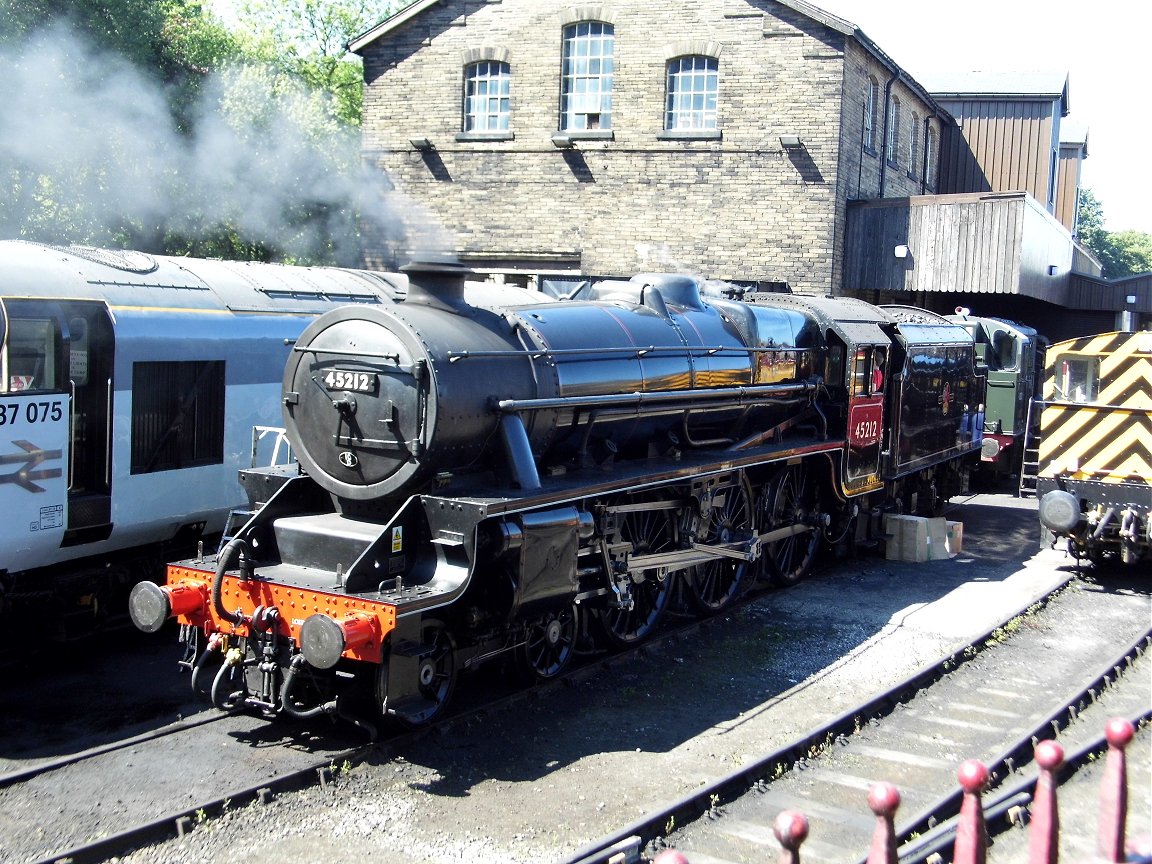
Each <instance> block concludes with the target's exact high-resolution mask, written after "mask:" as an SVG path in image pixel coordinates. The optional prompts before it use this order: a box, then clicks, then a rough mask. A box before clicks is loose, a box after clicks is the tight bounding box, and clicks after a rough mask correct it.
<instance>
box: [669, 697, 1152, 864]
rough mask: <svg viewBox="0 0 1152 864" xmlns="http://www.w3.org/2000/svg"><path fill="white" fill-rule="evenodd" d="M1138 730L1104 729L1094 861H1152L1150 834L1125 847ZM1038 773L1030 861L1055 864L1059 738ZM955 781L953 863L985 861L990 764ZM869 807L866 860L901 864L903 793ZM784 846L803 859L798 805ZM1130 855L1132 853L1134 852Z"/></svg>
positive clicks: (786, 826)
mask: <svg viewBox="0 0 1152 864" xmlns="http://www.w3.org/2000/svg"><path fill="white" fill-rule="evenodd" d="M1134 734H1135V729H1134V728H1133V726H1132V724H1131V723H1130V722H1129V721H1127V720H1125V719H1124V718H1122V717H1117V718H1113V719H1112V720H1109V721H1108V723H1107V725H1106V727H1105V737H1106V739H1107V741H1108V756H1107V760H1106V762H1105V766H1104V779H1103V782H1102V783H1101V786H1100V799H1099V813H1100V830H1099V837H1098V846H1097V849H1098V851H1097V856H1096V858H1095V859H1093V860H1094V861H1097V862H1100V861H1102V862H1109V864H1121V862H1125V861H1133V860H1135V861H1147V860H1149V859H1150V858H1152V848H1143V847H1144V846H1146V845H1147V846H1152V838H1149V839H1147V840H1142V841H1141V843H1140V844H1139V845H1140V846H1141V848H1135V845H1134V846H1133V847H1130V848H1126V844H1125V824H1126V822H1127V818H1128V776H1127V770H1128V769H1127V764H1126V761H1125V755H1124V750H1125V748H1126V747H1127V746H1128V744H1129V742H1131V740H1132V737H1133V735H1134ZM1035 759H1036V764H1037V765H1038V766H1039V777H1038V779H1037V781H1036V789H1035V792H1034V793H1033V796H1032V808H1031V821H1030V827H1029V835H1028V864H1056V861H1057V853H1058V841H1059V834H1060V817H1059V811H1058V809H1057V806H1056V789H1057V778H1056V772H1057V771H1058V770H1059V769H1060V766H1061V765H1062V764H1063V763H1064V750H1063V748H1062V747H1061V746H1060V745H1059V744H1057V743H1056V742H1055V741H1041V742H1040V743H1039V744H1037V745H1036V748H1035ZM957 779H958V780H959V782H960V786H961V788H962V789H963V790H964V797H963V801H962V803H961V805H960V816H959V821H958V824H957V827H956V839H955V843H954V846H953V850H952V862H953V864H984V862H985V861H986V859H987V851H988V832H987V828H986V825H985V821H984V807H983V803H982V800H981V797H980V796H981V794H982V793H983V791H984V789H985V787H986V786H987V783H988V769H987V768H986V767H985V766H984V764H983V763H981V762H979V761H977V760H975V759H973V760H969V761H967V762H965V763H964V764H963V765H961V766H960V770H959V771H958V772H957ZM868 806H869V808H871V810H872V812H873V813H874V814H875V815H876V828H875V831H874V833H873V835H872V845H871V847H870V849H869V852H868V864H897V840H896V831H895V827H894V826H895V817H896V810H897V808H899V806H900V792H899V790H898V789H897V788H896V787H895V786H893V785H892V784H890V783H877V784H875V785H874V786H872V788H871V789H870V790H869V792H868ZM773 831H774V833H775V834H776V839H777V840H779V841H780V845H781V846H782V847H783V851H782V852H781V853H780V864H800V847H801V845H802V844H803V842H804V840H805V839H806V838H807V837H808V819H807V818H806V817H805V816H804V814H803V813H800V812H799V811H796V810H785V811H784V812H782V813H781V814H780V815H779V816H777V817H776V821H775V823H774V825H773ZM1129 856H1131V857H1129ZM653 864H690V861H689V859H688V858H687V857H686V856H685V855H684V854H683V853H681V852H680V851H679V850H676V849H666V850H664V851H663V852H661V853H660V854H659V855H657V856H656V858H655V859H654V861H653Z"/></svg>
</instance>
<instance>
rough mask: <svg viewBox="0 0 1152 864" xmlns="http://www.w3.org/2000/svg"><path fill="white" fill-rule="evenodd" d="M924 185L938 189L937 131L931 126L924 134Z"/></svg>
mask: <svg viewBox="0 0 1152 864" xmlns="http://www.w3.org/2000/svg"><path fill="white" fill-rule="evenodd" d="M924 183H925V185H926V186H928V188H929V189H935V188H936V130H935V129H933V128H932V127H931V126H929V127H928V129H927V130H926V131H925V132H924Z"/></svg>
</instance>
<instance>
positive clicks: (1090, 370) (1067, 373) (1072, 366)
mask: <svg viewBox="0 0 1152 864" xmlns="http://www.w3.org/2000/svg"><path fill="white" fill-rule="evenodd" d="M1099 392H1100V359H1099V358H1098V357H1074V356H1065V357H1060V358H1058V359H1057V360H1056V398H1057V399H1061V400H1064V401H1067V402H1095V401H1096V396H1097V394H1098V393H1099Z"/></svg>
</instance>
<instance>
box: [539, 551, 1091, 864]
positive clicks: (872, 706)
mask: <svg viewBox="0 0 1152 864" xmlns="http://www.w3.org/2000/svg"><path fill="white" fill-rule="evenodd" d="M1073 578H1075V576H1074V575H1073V574H1069V575H1068V576H1067V578H1065V579H1063V580H1062V581H1061V582H1060V583H1059V584H1058V585H1056V586H1054V587H1051V588H1048V589H1045V590H1043V591H1041V592H1038V593H1037V594H1035V595H1033V597H1032V598H1031V599H1030V600H1028V601H1027V602H1026V603H1025V604H1024V605H1023V606H1021V607H1019V608H1018V610H1017V611H1015V612H1013V613H1012V614H1011V615H1009V616H1007V617H1006V618H1005V619H1003V621H1001V623H999V624H997V625H996V626H994V627H991V628H989V629H988V630H987V631H985V632H984V633H982V634H980V635H978V636H976V637H975V638H973V639H972V640H971V641H969V642H968V643H967V644H965V645H963V646H961V647H959V648H957V649H956V650H954V651H952V652H950V653H949V654H947V655H944V656H941V657H939V658H937V659H935V660H932V661H929V662H928V663H925V664H924V665H923V666H921V667H920V668H919V669H917V670H916V671H914V672H912V673H911V674H910V675H908V676H907V677H906V678H904V679H903V680H902V681H899V682H897V683H896V684H894V685H892V686H891V687H888V688H887V689H885V690H883V691H882V692H880V693H878V694H876V695H875V696H873V697H872V698H871V699H869V700H867V701H866V702H863V703H861V704H860V705H857V706H855V707H853V708H850V709H848V710H847V711H844V712H842V713H841V714H839V715H837V716H836V717H833V718H832V719H831V720H828V721H827V722H825V723H823V724H822V725H820V726H819V727H816V728H815V729H812V730H810V731H808V732H806V733H805V734H803V735H801V736H800V737H798V738H796V739H794V740H793V741H791V742H790V743H788V744H785V745H783V746H782V747H778V748H776V749H775V750H772V751H771V752H769V753H766V754H764V755H762V756H761V757H760V758H758V759H756V760H754V761H752V762H749V763H748V764H747V765H744V766H741V767H740V768H738V769H736V770H734V771H732V772H730V773H728V774H726V775H724V776H722V777H719V778H717V779H715V780H713V781H711V782H709V783H706V784H704V785H703V786H700V787H698V788H696V789H694V790H692V791H691V792H689V793H687V794H686V795H683V796H681V797H680V798H677V799H675V800H673V801H670V802H669V803H667V804H665V805H664V806H662V807H660V808H658V809H657V810H654V811H653V812H651V813H648V814H646V815H644V816H641V817H640V818H639V819H637V820H635V821H633V822H632V823H630V824H628V825H625V826H624V827H622V828H620V829H618V830H616V831H613V832H611V833H610V834H607V835H605V836H603V837H601V838H599V839H597V840H594V841H592V842H591V843H589V844H587V845H585V846H583V847H581V848H580V849H578V850H577V851H576V852H575V853H573V854H572V855H571V856H570V857H568V858H565V859H563V860H562V862H561V864H603V862H606V861H608V859H609V858H611V857H612V856H613V855H615V854H619V853H620V852H621V850H622V849H635V850H637V851H638V850H639V849H640V848H642V847H643V845H644V844H645V843H647V842H648V841H649V840H652V839H654V838H656V837H658V836H661V835H662V834H663V833H664V829H665V826H666V825H667V824H668V822H669V820H670V819H673V820H674V821H675V824H677V825H680V824H687V823H688V822H691V821H693V820H694V819H696V818H698V817H699V816H701V815H703V814H705V813H707V812H709V811H710V810H713V809H714V808H715V807H717V806H720V805H723V804H725V803H727V802H729V801H732V800H735V799H736V798H738V797H740V796H741V795H743V794H744V793H745V792H747V791H748V790H749V789H752V788H755V787H757V786H763V785H764V784H765V783H766V782H767V778H769V777H772V776H774V775H775V773H776V771H777V769H778V768H779V767H781V766H783V767H785V768H789V767H791V766H793V765H795V764H796V763H797V762H799V761H800V760H801V759H805V758H807V757H808V756H809V755H810V754H811V752H812V751H813V750H818V749H821V748H823V747H824V746H825V744H826V743H827V742H828V741H830V740H834V739H835V738H837V737H839V736H841V735H850V734H852V732H853V731H855V729H857V728H858V726H859V721H860V720H861V719H862V718H873V717H880V716H885V715H887V714H889V713H890V712H891V711H892V710H893V709H895V707H896V706H897V705H899V704H900V703H901V702H903V701H904V700H905V699H906V698H909V697H911V696H912V695H915V694H916V692H917V691H919V690H922V689H924V688H925V687H927V686H929V685H931V684H933V683H935V682H936V681H938V680H939V679H941V678H943V677H944V676H945V675H947V674H949V673H950V672H951V671H952V670H953V669H955V668H957V667H959V666H961V665H963V664H964V663H966V662H968V661H969V660H972V659H974V658H975V657H978V656H980V654H981V653H982V652H983V650H984V648H986V647H987V645H988V643H989V642H990V640H992V637H993V636H994V634H995V633H996V632H997V631H998V630H1000V629H1001V628H1002V627H1003V626H1004V625H1005V624H1006V623H1007V622H1009V621H1011V620H1013V619H1015V618H1019V617H1021V616H1023V615H1025V614H1026V613H1028V611H1029V610H1031V609H1033V608H1034V607H1036V606H1038V605H1040V606H1042V605H1044V604H1046V603H1047V602H1048V601H1049V600H1050V599H1051V598H1052V597H1053V596H1054V595H1055V594H1056V593H1058V592H1059V591H1060V590H1061V589H1063V588H1064V587H1065V586H1066V585H1067V584H1068V583H1069V582H1070V581H1071V580H1072V579H1073ZM972 649H975V650H972Z"/></svg>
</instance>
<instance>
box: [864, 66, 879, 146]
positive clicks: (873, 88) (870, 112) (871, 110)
mask: <svg viewBox="0 0 1152 864" xmlns="http://www.w3.org/2000/svg"><path fill="white" fill-rule="evenodd" d="M879 88H880V84H879V82H877V81H876V79H875V78H873V77H871V76H869V78H868V89H867V90H866V91H865V93H864V146H865V148H867V149H868V150H872V151H875V150H876V96H877V95H878V93H879Z"/></svg>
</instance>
